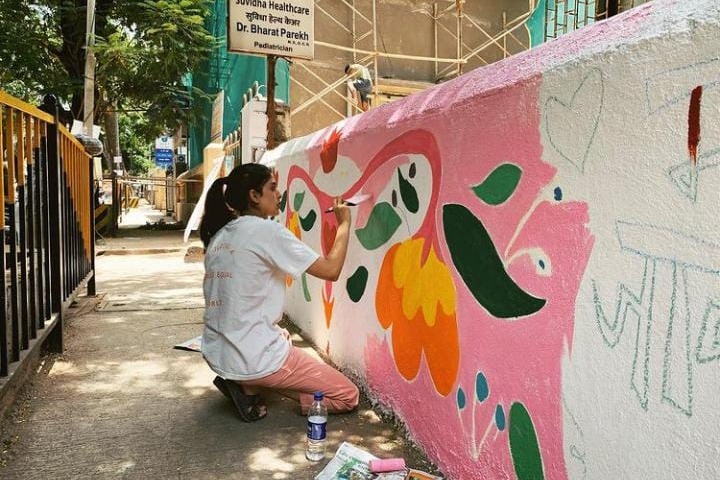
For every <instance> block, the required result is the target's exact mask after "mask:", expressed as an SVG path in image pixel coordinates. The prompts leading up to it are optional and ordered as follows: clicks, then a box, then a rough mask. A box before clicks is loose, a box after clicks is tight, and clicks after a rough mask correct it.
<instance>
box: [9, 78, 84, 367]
mask: <svg viewBox="0 0 720 480" xmlns="http://www.w3.org/2000/svg"><path fill="white" fill-rule="evenodd" d="M0 157H1V158H2V161H3V168H0V185H2V186H3V187H4V188H1V189H0V201H2V203H3V204H4V206H5V215H4V216H3V217H0V242H2V244H3V245H4V253H5V254H4V255H0V270H2V271H3V272H4V275H2V276H0V283H1V285H0V304H2V305H4V308H0V381H1V380H2V379H3V378H4V377H8V376H9V374H11V373H12V370H13V368H14V364H16V362H20V361H21V359H22V358H23V357H24V355H23V352H24V351H27V350H28V349H31V348H33V346H35V345H36V344H38V343H47V345H48V347H49V349H50V350H51V351H62V345H63V340H62V327H63V313H64V310H65V309H66V307H67V306H68V305H69V303H70V302H71V301H72V300H73V298H74V297H75V295H76V294H77V293H78V291H79V290H80V288H81V287H82V286H84V285H87V288H88V294H90V295H94V294H95V273H94V272H95V236H94V234H93V232H94V215H93V206H94V200H93V178H92V177H93V168H92V158H91V157H90V156H89V155H88V154H87V153H86V152H85V149H84V148H83V146H82V144H81V143H80V142H78V141H77V140H76V139H75V137H74V136H73V135H72V134H70V132H69V131H68V130H67V129H66V128H65V127H64V126H63V125H61V124H60V122H59V121H58V119H57V114H55V115H51V114H48V113H46V112H43V111H41V110H39V109H38V108H36V107H33V106H32V105H29V104H27V103H24V102H22V101H20V100H17V99H15V98H13V97H11V96H9V95H7V94H5V93H3V92H1V91H0Z"/></svg>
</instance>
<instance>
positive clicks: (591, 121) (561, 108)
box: [544, 68, 605, 173]
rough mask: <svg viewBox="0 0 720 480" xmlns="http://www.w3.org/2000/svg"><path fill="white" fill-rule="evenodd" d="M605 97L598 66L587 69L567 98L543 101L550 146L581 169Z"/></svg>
mask: <svg viewBox="0 0 720 480" xmlns="http://www.w3.org/2000/svg"><path fill="white" fill-rule="evenodd" d="M604 101H605V82H604V76H603V72H602V70H600V69H598V68H593V69H591V70H590V71H589V72H588V73H587V74H586V75H585V77H584V78H583V79H582V80H581V82H580V85H579V86H578V87H577V89H576V90H575V92H573V94H572V95H571V96H570V98H569V99H567V100H565V99H562V98H559V97H557V96H552V97H549V98H548V99H547V100H546V101H545V108H544V111H545V132H546V133H547V137H548V140H549V142H550V145H551V146H552V148H553V149H554V150H555V151H556V152H557V153H558V154H560V156H561V157H562V158H564V159H565V160H567V161H568V162H570V163H571V164H573V165H574V166H575V168H577V169H578V171H580V173H583V172H584V171H585V162H587V159H588V156H589V155H590V149H591V148H592V146H593V142H594V140H595V135H596V133H597V130H598V125H599V123H600V116H601V115H602V111H603V107H604Z"/></svg>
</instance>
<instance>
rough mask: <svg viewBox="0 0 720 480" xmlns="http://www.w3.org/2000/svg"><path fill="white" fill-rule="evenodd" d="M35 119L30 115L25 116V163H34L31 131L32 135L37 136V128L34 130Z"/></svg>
mask: <svg viewBox="0 0 720 480" xmlns="http://www.w3.org/2000/svg"><path fill="white" fill-rule="evenodd" d="M34 127H35V119H34V118H33V117H32V115H26V116H25V157H26V158H27V164H28V165H32V164H33V163H35V159H34V158H33V156H34V155H33V131H34V132H35V135H34V137H35V138H37V130H35V128H34Z"/></svg>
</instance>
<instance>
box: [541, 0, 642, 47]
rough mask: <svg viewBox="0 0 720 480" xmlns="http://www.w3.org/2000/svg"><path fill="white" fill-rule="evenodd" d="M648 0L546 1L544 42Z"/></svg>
mask: <svg viewBox="0 0 720 480" xmlns="http://www.w3.org/2000/svg"><path fill="white" fill-rule="evenodd" d="M648 1H650V0H547V3H546V4H545V40H551V39H553V38H557V37H559V36H561V35H564V34H566V33H569V32H572V31H575V30H578V29H580V28H582V27H585V26H587V25H590V24H592V23H595V22H598V21H600V20H604V19H606V18H610V17H612V16H614V15H617V14H618V13H622V12H624V11H625V10H630V9H631V8H635V7H637V6H639V5H640V4H643V3H647V2H648Z"/></svg>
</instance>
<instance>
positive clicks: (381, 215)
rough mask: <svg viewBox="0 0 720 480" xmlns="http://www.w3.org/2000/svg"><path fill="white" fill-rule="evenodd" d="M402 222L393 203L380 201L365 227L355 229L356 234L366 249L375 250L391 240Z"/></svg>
mask: <svg viewBox="0 0 720 480" xmlns="http://www.w3.org/2000/svg"><path fill="white" fill-rule="evenodd" d="M400 223H401V220H400V216H398V214H397V212H395V209H394V208H393V207H392V205H390V204H389V203H387V202H382V203H378V204H376V205H375V206H374V207H373V209H372V211H371V212H370V217H369V218H368V221H367V224H366V225H365V228H360V229H357V230H355V235H356V236H357V238H358V240H360V244H361V245H362V246H363V247H365V249H366V250H375V249H376V248H379V247H380V246H381V245H383V244H385V243H386V242H387V241H388V240H390V238H391V237H392V236H393V234H394V233H395V232H396V231H397V229H398V227H400Z"/></svg>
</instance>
